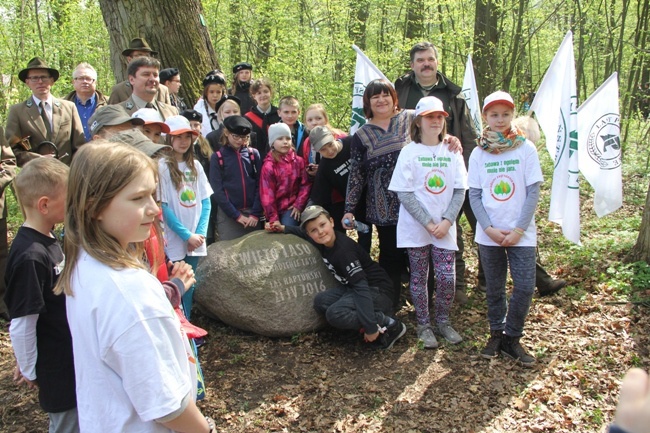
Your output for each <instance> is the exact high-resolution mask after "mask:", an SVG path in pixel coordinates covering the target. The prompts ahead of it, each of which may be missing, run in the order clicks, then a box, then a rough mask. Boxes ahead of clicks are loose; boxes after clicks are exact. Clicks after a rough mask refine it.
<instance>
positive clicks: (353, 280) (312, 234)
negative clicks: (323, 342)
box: [282, 206, 406, 349]
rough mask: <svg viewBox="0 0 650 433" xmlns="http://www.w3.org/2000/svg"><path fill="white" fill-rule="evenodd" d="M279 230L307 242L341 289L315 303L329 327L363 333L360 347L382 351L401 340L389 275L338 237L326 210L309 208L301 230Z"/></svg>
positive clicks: (353, 244)
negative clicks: (376, 346) (370, 346)
mask: <svg viewBox="0 0 650 433" xmlns="http://www.w3.org/2000/svg"><path fill="white" fill-rule="evenodd" d="M282 228H283V231H284V232H285V233H290V234H293V235H296V236H300V237H302V238H305V239H307V240H309V241H310V242H311V243H312V244H313V245H314V246H315V247H316V248H317V249H318V250H319V251H320V253H321V255H322V256H323V261H324V262H325V265H326V266H327V267H328V269H329V270H330V271H331V272H332V274H334V277H335V278H336V279H337V281H339V282H340V284H341V285H340V286H338V287H334V288H330V289H327V290H325V291H324V292H321V293H319V294H317V295H316V297H315V298H314V309H316V311H318V312H319V313H322V314H324V315H325V318H326V319H327V322H328V323H329V324H330V325H332V326H333V327H335V328H339V329H351V330H354V331H358V330H360V329H363V332H364V339H365V341H367V342H369V343H370V342H373V341H377V344H379V345H380V346H381V347H383V348H384V349H390V348H391V347H392V346H393V344H394V343H395V341H397V340H398V339H399V338H400V337H402V336H403V335H404V333H405V332H406V326H405V325H404V324H403V323H402V322H400V321H399V320H397V319H395V318H393V317H391V314H392V310H393V305H392V302H391V300H390V299H391V298H390V293H391V291H392V284H393V283H392V281H391V279H390V278H389V277H388V274H387V273H386V271H384V270H383V269H382V268H381V266H379V264H378V263H377V262H374V261H373V260H372V259H371V258H370V256H369V255H368V253H367V252H366V251H365V250H364V249H363V248H361V246H359V244H357V243H356V242H355V241H354V240H352V239H350V238H349V237H347V236H345V235H344V234H342V233H339V234H338V235H337V233H336V231H335V230H334V220H333V219H332V218H331V217H330V214H329V213H328V212H327V211H326V210H325V209H323V208H322V207H321V206H309V207H307V208H306V209H305V210H304V212H303V213H302V215H301V218H300V227H290V226H282Z"/></svg>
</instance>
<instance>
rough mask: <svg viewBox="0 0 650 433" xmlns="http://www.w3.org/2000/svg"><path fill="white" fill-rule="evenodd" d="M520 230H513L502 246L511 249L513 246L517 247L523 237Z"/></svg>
mask: <svg viewBox="0 0 650 433" xmlns="http://www.w3.org/2000/svg"><path fill="white" fill-rule="evenodd" d="M518 230H519V229H514V230H511V231H510V233H508V234H507V235H506V237H505V238H503V241H501V246H502V247H511V246H513V245H517V244H518V243H519V241H520V240H521V237H522V235H521V233H519V231H518Z"/></svg>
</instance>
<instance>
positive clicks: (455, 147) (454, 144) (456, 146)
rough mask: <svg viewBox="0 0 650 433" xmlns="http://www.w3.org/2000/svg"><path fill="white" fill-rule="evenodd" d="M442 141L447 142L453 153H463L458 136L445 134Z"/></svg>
mask: <svg viewBox="0 0 650 433" xmlns="http://www.w3.org/2000/svg"><path fill="white" fill-rule="evenodd" d="M442 142H443V143H447V144H448V145H449V150H450V151H452V152H454V153H460V154H461V155H462V154H463V145H462V144H461V143H460V140H459V139H458V137H454V136H453V135H449V134H447V135H445V139H444V140H442Z"/></svg>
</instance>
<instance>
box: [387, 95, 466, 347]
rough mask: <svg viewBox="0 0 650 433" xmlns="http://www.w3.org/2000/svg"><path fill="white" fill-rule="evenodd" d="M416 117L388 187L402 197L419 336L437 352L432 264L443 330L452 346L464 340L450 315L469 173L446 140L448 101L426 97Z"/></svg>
mask: <svg viewBox="0 0 650 433" xmlns="http://www.w3.org/2000/svg"><path fill="white" fill-rule="evenodd" d="M415 115H416V118H415V120H414V121H413V122H412V123H411V139H412V140H413V141H412V142H411V143H409V144H408V145H407V146H406V147H404V148H403V149H402V151H401V152H400V155H399V158H398V159H397V165H396V166H395V171H394V172H393V177H392V179H391V182H390V186H389V187H388V189H389V190H391V191H395V192H396V193H397V195H398V197H399V199H400V209H399V219H398V221H397V246H398V247H399V248H406V249H407V251H408V255H409V263H410V268H411V281H410V285H409V287H410V290H411V298H412V300H413V305H414V306H415V314H416V317H417V321H418V326H417V335H418V338H419V339H420V340H421V341H422V342H423V343H424V347H425V348H436V347H438V342H437V340H436V337H435V335H434V330H433V328H432V327H431V320H430V317H429V299H428V294H427V279H428V275H429V263H432V264H433V270H434V272H435V276H436V307H435V319H436V325H437V331H438V332H439V333H440V334H441V335H442V336H443V337H444V338H445V340H447V341H449V342H450V343H452V344H457V343H460V342H461V341H462V340H463V339H462V338H461V336H460V335H459V334H458V333H457V332H456V331H455V330H454V328H452V327H451V324H450V321H449V312H450V310H451V305H452V302H453V300H454V292H455V287H456V269H455V253H454V252H455V251H456V250H458V246H457V245H456V225H455V222H456V217H457V216H458V212H459V211H460V208H461V206H462V205H463V200H464V199H465V190H466V189H467V171H466V170H465V164H464V162H463V158H462V155H460V154H459V153H455V152H452V151H450V150H449V146H448V145H447V144H446V143H444V142H443V139H444V137H445V135H446V129H447V128H446V123H445V122H446V121H445V118H446V117H447V116H448V114H447V112H445V110H444V107H443V104H442V101H440V99H438V98H436V97H433V96H427V97H425V98H422V99H421V100H420V102H418V105H417V106H416V108H415Z"/></svg>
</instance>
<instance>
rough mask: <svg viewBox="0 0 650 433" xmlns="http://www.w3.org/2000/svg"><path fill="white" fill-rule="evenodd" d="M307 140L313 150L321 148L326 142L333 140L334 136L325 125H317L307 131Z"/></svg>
mask: <svg viewBox="0 0 650 433" xmlns="http://www.w3.org/2000/svg"><path fill="white" fill-rule="evenodd" d="M309 142H310V143H311V148H312V149H313V151H314V152H318V151H320V150H321V148H322V147H323V146H325V145H326V144H330V143H333V142H334V136H333V135H332V133H331V132H330V130H329V128H327V127H326V126H317V127H315V128H314V129H312V130H311V132H310V133H309Z"/></svg>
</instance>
